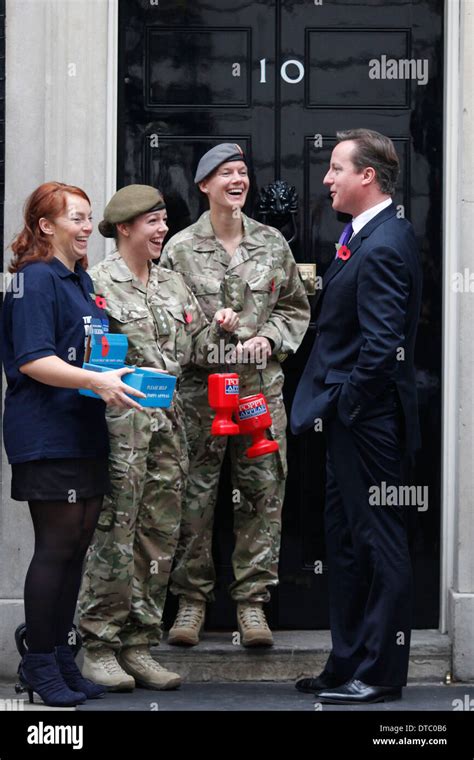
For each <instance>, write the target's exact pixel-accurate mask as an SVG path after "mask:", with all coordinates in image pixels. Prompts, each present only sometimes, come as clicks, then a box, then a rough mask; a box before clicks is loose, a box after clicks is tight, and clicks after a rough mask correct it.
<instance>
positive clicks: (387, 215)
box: [291, 203, 422, 453]
mask: <svg viewBox="0 0 474 760" xmlns="http://www.w3.org/2000/svg"><path fill="white" fill-rule="evenodd" d="M348 247H349V249H350V251H351V256H350V258H349V259H347V261H342V260H341V259H336V260H335V261H333V262H332V264H331V265H330V267H329V269H328V271H327V272H326V274H325V275H324V277H323V290H322V292H321V296H320V299H319V302H318V304H317V306H316V321H317V324H316V338H315V342H314V345H313V349H312V352H311V354H310V357H309V359H308V363H307V365H306V367H305V370H304V372H303V375H302V376H301V379H300V382H299V385H298V388H297V391H296V395H295V398H294V401H293V407H292V410H291V429H292V431H293V433H301V432H303V431H304V430H307V429H309V428H311V427H313V426H314V422H315V419H317V418H320V419H322V420H324V419H328V418H330V417H331V416H334V415H335V414H336V413H337V414H338V415H339V418H340V420H341V421H342V423H343V424H344V425H346V426H347V427H350V426H351V425H353V424H354V423H355V422H356V421H357V420H358V419H362V418H363V417H364V415H368V414H370V413H371V412H372V413H373V412H374V410H375V408H376V406H377V403H378V400H380V399H381V398H383V396H384V393H386V392H387V390H388V389H389V388H390V387H394V386H395V387H396V389H397V391H398V395H399V398H400V401H401V405H402V408H403V414H404V418H405V444H406V451H407V453H411V452H413V451H415V450H416V449H417V448H419V445H420V430H419V424H418V404H417V393H416V381H415V367H414V350H415V338H416V330H417V325H418V318H419V314H420V305H421V288H422V273H421V263H420V257H419V252H418V247H417V244H416V240H415V235H414V231H413V227H412V225H411V224H410V222H408V221H407V220H405V219H398V218H397V216H396V209H395V206H394V205H393V203H392V204H391V205H390V206H388V208H385V209H383V210H382V211H381V212H380V213H379V214H377V216H376V217H374V218H373V219H372V220H371V221H370V222H368V224H366V225H365V227H363V228H362V230H361V231H360V232H359V233H358V234H357V235H356V236H355V237H354V238H353V239H352V240H351V242H350V243H349V244H348Z"/></svg>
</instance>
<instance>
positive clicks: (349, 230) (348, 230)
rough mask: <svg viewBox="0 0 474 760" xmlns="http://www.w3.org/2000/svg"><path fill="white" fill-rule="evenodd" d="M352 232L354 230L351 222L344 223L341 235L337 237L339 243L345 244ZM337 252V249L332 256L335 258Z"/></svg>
mask: <svg viewBox="0 0 474 760" xmlns="http://www.w3.org/2000/svg"><path fill="white" fill-rule="evenodd" d="M353 233H354V230H353V229H352V222H348V224H346V226H345V227H344V229H343V230H342V234H341V237H340V238H339V241H338V242H339V245H347V243H348V242H349V240H350V239H351V237H352V235H353ZM338 253H339V251H337V252H336V255H335V256H334V258H335V259H337V254H338Z"/></svg>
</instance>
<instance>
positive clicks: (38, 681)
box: [18, 652, 86, 707]
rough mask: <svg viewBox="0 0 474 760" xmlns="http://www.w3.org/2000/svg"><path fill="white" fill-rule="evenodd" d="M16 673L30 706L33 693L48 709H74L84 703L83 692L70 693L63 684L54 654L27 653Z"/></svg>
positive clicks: (84, 696)
mask: <svg viewBox="0 0 474 760" xmlns="http://www.w3.org/2000/svg"><path fill="white" fill-rule="evenodd" d="M18 673H19V677H20V683H21V685H22V686H23V687H24V688H25V689H26V690H27V692H28V697H29V700H30V703H31V704H32V703H33V692H36V693H37V694H39V696H40V697H41V699H42V700H43V702H44V704H45V705H48V707H74V705H80V704H82V703H83V702H85V701H86V695H85V694H84V692H81V691H71V689H70V688H69V687H68V686H67V684H66V683H65V681H64V679H63V677H62V675H61V673H60V671H59V666H58V663H57V662H56V657H55V654H54V652H50V653H48V654H43V653H41V654H39V653H36V652H27V653H26V654H25V655H24V657H23V659H22V661H21V663H20V667H19V671H18Z"/></svg>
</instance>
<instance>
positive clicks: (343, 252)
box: [337, 245, 351, 261]
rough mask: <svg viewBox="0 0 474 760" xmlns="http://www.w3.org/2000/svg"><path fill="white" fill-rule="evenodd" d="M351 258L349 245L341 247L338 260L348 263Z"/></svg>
mask: <svg viewBox="0 0 474 760" xmlns="http://www.w3.org/2000/svg"><path fill="white" fill-rule="evenodd" d="M350 257H351V252H350V250H349V248H348V247H347V245H341V247H340V248H339V250H338V252H337V258H338V259H342V260H343V261H347V259H349V258H350Z"/></svg>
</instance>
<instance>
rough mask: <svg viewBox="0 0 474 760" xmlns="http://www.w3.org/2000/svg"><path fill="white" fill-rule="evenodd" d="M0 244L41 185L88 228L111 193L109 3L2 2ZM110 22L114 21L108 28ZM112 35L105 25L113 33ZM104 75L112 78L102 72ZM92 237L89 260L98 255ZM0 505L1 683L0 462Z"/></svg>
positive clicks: (8, 530) (6, 667)
mask: <svg viewBox="0 0 474 760" xmlns="http://www.w3.org/2000/svg"><path fill="white" fill-rule="evenodd" d="M6 19H7V28H6V64H7V71H6V157H5V158H6V166H5V173H6V176H5V184H6V197H5V245H8V244H9V243H10V242H11V240H12V238H13V237H14V235H15V234H16V232H18V230H19V229H20V228H21V218H22V216H21V212H22V206H23V203H24V201H25V200H26V198H27V196H28V195H29V194H30V193H31V192H32V191H33V190H34V189H35V188H36V187H37V186H38V185H40V184H41V183H42V182H46V181H49V180H58V181H60V182H66V183H68V184H73V185H78V186H79V187H82V188H83V189H84V190H85V191H86V192H87V194H88V195H89V197H90V198H91V201H92V210H93V215H94V218H95V224H96V225H97V223H98V222H99V221H100V219H101V218H102V217H101V212H102V211H103V209H104V206H105V204H106V202H107V200H108V199H109V197H110V195H111V193H112V192H113V191H115V187H114V186H113V184H114V172H113V166H112V165H111V162H115V145H114V139H115V138H114V130H115V122H116V112H115V110H114V93H113V90H114V88H113V87H109V88H108V87H107V77H108V75H109V76H110V74H111V73H113V69H114V63H115V62H114V47H115V44H116V41H114V47H112V48H111V46H110V44H109V38H111V39H112V40H113V36H112V35H109V30H110V27H111V20H112V22H113V21H115V20H116V0H22V2H18V0H7V8H6ZM112 26H113V24H112ZM112 32H113V28H112ZM110 69H112V72H111V70H110ZM104 252H105V245H104V239H103V238H102V237H101V236H100V234H99V233H98V232H97V231H95V232H94V234H93V236H92V238H91V243H90V248H89V261H90V262H91V263H94V262H95V261H98V260H99V259H100V258H102V257H103V255H104ZM2 474H3V488H2V504H1V509H0V678H1V677H5V676H13V675H14V673H15V671H16V666H17V664H18V656H17V654H16V649H15V644H14V640H13V632H14V629H15V627H16V626H17V624H18V623H20V622H22V621H23V619H24V613H23V601H22V599H23V583H24V577H25V574H26V569H27V567H28V563H29V560H30V558H31V554H32V549H33V541H32V539H33V531H32V527H31V522H30V517H29V513H28V507H27V505H26V504H21V503H19V502H13V501H12V500H11V499H10V498H9V497H10V467H9V465H8V463H7V461H6V456H5V453H4V452H3V456H2Z"/></svg>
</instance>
